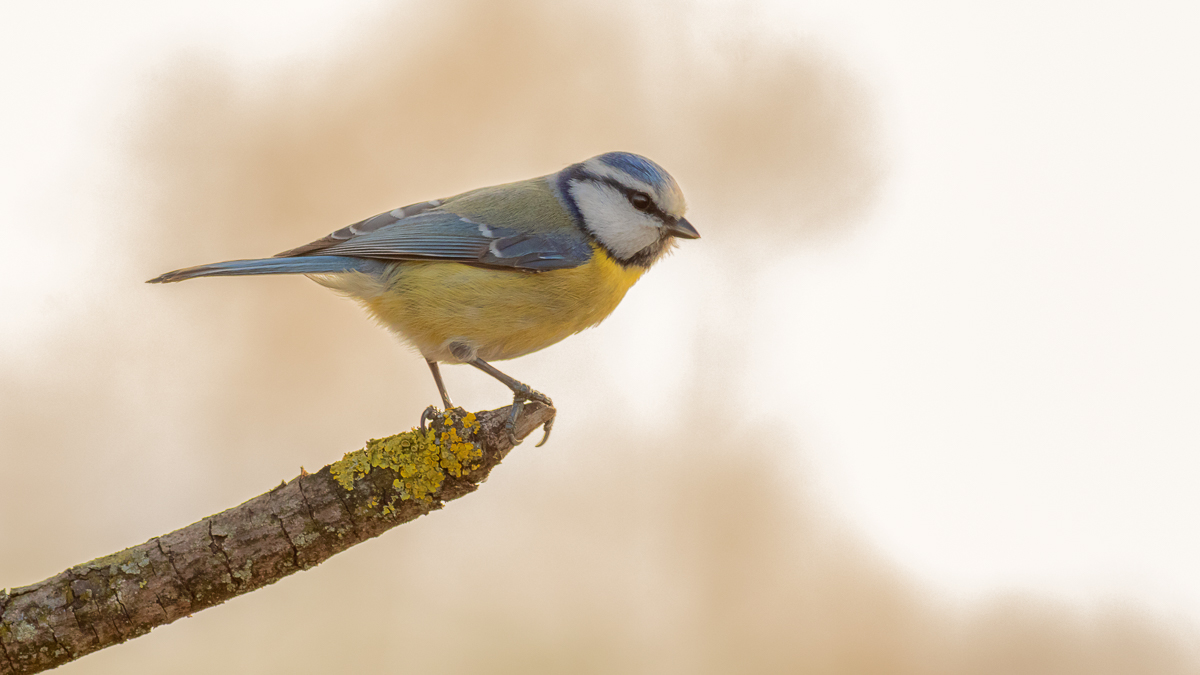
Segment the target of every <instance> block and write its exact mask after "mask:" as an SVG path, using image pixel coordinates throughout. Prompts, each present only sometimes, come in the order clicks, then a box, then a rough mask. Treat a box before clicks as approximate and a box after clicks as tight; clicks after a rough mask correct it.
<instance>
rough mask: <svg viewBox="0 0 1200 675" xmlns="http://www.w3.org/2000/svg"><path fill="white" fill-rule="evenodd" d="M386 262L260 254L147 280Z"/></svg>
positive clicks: (374, 266) (326, 270) (359, 267)
mask: <svg viewBox="0 0 1200 675" xmlns="http://www.w3.org/2000/svg"><path fill="white" fill-rule="evenodd" d="M382 264H383V263H380V262H379V261H378V260H368V259H366V258H352V257H349V256H342V255H314V256H301V257H297V258H260V259H257V260H230V261H227V262H219V263H211V264H208V265H198V266H196V267H185V268H183V269H181V270H175V271H173V272H167V273H166V274H163V275H162V276H158V277H155V278H153V279H151V280H149V281H147V282H146V283H148V284H167V283H171V282H173V281H183V280H185V279H194V278H196V277H233V276H244V275H248V274H336V273H338V272H372V271H376V270H378V269H379V268H380V267H381V266H382Z"/></svg>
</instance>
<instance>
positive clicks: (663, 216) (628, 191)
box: [588, 176, 676, 223]
mask: <svg viewBox="0 0 1200 675" xmlns="http://www.w3.org/2000/svg"><path fill="white" fill-rule="evenodd" d="M588 178H590V179H592V180H594V181H596V182H598V183H604V184H605V185H608V186H610V187H613V188H615V189H617V190H618V191H619V192H620V193H621V194H623V195H625V199H628V200H630V201H629V205H630V206H633V198H634V196H636V195H646V193H644V192H642V191H641V190H634V189H633V188H631V187H629V186H626V185H622V184H621V183H619V182H617V181H615V180H613V179H612V178H609V177H608V176H588ZM646 196H647V197H648V196H649V195H646ZM634 208H635V209H636V208H637V207H636V206H634ZM638 210H639V211H641V212H642V213H647V214H649V215H652V216H654V217H655V218H658V219H659V220H661V221H662V222H663V223H673V222H675V220H676V219H675V218H673V217H671V216H669V215H667V213H666V212H665V211H663V210H662V209H660V208H658V204H656V203H655V202H654V199H653V198H651V199H650V206H649V207H648V208H646V209H644V210H643V209H638Z"/></svg>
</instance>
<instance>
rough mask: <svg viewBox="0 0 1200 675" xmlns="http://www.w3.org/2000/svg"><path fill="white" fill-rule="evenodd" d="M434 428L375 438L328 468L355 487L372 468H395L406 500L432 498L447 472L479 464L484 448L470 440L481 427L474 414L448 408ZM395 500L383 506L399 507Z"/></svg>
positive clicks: (389, 509) (345, 484)
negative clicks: (450, 410)
mask: <svg viewBox="0 0 1200 675" xmlns="http://www.w3.org/2000/svg"><path fill="white" fill-rule="evenodd" d="M429 427H430V428H429V429H427V430H426V431H425V432H421V431H418V430H417V429H413V430H412V431H406V432H404V433H401V434H396V435H395V436H388V437H387V438H376V439H371V440H370V441H367V446H366V447H365V448H363V449H362V450H356V451H354V452H350V453H346V455H345V456H344V457H343V458H342V459H341V460H340V461H337V462H334V463H333V465H332V466H330V467H329V470H330V473H331V474H332V475H333V477H334V479H335V480H336V481H337V482H338V484H339V485H341V486H342V487H343V488H345V489H346V490H347V491H352V490H353V489H354V481H356V480H358V479H359V478H362V477H364V476H366V475H368V474H369V473H371V470H372V469H376V468H378V469H390V470H392V471H395V472H396V473H398V474H400V477H399V478H397V479H395V480H393V481H392V487H393V488H394V489H395V490H396V491H397V492H398V493H399V496H400V498H401V499H420V500H424V501H432V496H431V495H433V494H434V493H436V492H437V491H438V490H439V489H441V487H442V481H443V480H445V477H446V474H447V473H449V475H451V476H455V477H461V476H462V475H463V474H464V473H466V472H467V471H470V470H471V469H474V468H477V467H478V466H479V463H478V460H480V459H482V458H483V450H482V449H481V448H480V447H479V446H478V445H476V444H475V443H474V442H472V441H471V440H470V437H471V436H472V435H474V433H475V432H477V431H478V430H479V427H480V424H479V421H478V420H477V419H476V418H475V414H474V413H468V414H467V415H465V416H463V417H462V418H458V417H457V416H455V415H453V414H447V413H443V414H442V415H441V416H440V418H439V419H437V420H435V421H434V422H433V423H432V424H430V425H429ZM437 429H441V430H440V431H437ZM460 431H461V432H463V433H460ZM464 435H465V436H466V438H464ZM393 504H394V501H393V502H391V503H389V504H387V505H385V506H384V508H383V510H384V513H385V515H387V514H390V513H391V512H393V511H394V508H393ZM369 506H370V507H371V508H376V507H378V506H379V501H378V500H377V499H372V500H371V502H370V504H369Z"/></svg>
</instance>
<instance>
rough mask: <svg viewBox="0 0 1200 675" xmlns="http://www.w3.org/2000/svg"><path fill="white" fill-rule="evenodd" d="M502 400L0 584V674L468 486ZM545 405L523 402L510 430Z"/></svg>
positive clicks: (127, 633) (496, 433)
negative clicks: (22, 580) (28, 581)
mask: <svg viewBox="0 0 1200 675" xmlns="http://www.w3.org/2000/svg"><path fill="white" fill-rule="evenodd" d="M509 411H510V407H505V408H500V409H498V410H489V411H487V412H481V413H478V414H464V413H463V412H462V410H461V409H455V411H452V414H449V415H445V416H438V417H437V418H435V419H434V420H433V421H432V422H431V424H430V428H429V431H427V432H425V433H422V432H419V431H409V432H405V433H403V434H397V435H395V436H391V437H389V438H385V439H380V440H372V441H370V442H368V443H367V446H366V447H365V448H364V449H362V450H359V451H356V452H353V453H349V454H347V455H346V456H345V457H344V458H343V459H342V460H341V461H339V462H335V463H333V464H332V465H330V466H326V467H324V468H322V469H321V470H320V471H318V472H317V473H313V474H309V473H301V475H299V476H297V477H296V478H293V479H292V480H290V481H288V482H286V483H282V484H280V485H279V487H276V488H275V489H273V490H271V491H270V492H267V493H266V494H263V495H259V496H258V497H255V498H253V499H251V500H249V501H247V502H245V503H244V504H242V505H241V506H237V507H234V508H232V509H229V510H228V511H223V512H221V513H218V514H216V515H214V516H209V517H208V518H205V519H203V520H201V521H199V522H196V523H192V524H191V525H188V526H187V527H185V528H183V529H180V530H176V531H174V532H172V533H170V534H166V535H163V536H161V537H155V538H154V539H151V540H150V541H148V542H146V543H144V544H142V545H140V546H134V547H133V548H128V549H125V550H124V551H121V552H119V553H114V554H112V555H108V556H104V557H102V558H97V559H95V560H93V561H91V562H87V563H83V564H82V565H77V566H75V567H72V568H70V569H68V570H66V571H65V572H63V573H61V574H59V575H57V576H54V577H51V578H49V579H46V580H45V581H42V582H40V583H36V584H33V585H31V586H25V587H22V588H15V589H12V591H11V592H9V591H3V590H0V675H17V674H22V675H24V674H27V673H37V672H41V671H43V670H46V669H49V668H54V667H55V666H59V665H62V664H64V663H67V662H68V661H73V660H74V659H77V658H79V657H81V656H83V655H85V654H90V653H92V652H94V651H97V650H100V649H103V648H105V647H108V646H110V645H114V644H118V643H120V642H124V641H126V640H129V639H132V638H135V637H138V636H140V635H145V634H146V633H149V632H150V630H151V629H153V628H155V627H157V626H162V625H165V624H168V623H171V622H172V621H174V620H176V619H178V618H180V617H184V616H188V615H191V614H195V613H196V612H199V611H200V610H202V609H206V608H208V607H212V606H214V605H219V604H221V603H222V602H225V601H226V600H229V599H231V598H234V597H236V596H238V595H242V594H243V593H249V592H250V591H253V590H255V589H258V588H262V587H263V586H266V585H267V584H270V583H274V582H276V581H278V580H280V579H282V578H283V577H285V576H288V575H289V574H293V573H295V572H298V571H300V570H303V569H308V568H310V567H314V566H316V565H318V564H320V563H321V562H323V561H325V560H326V559H327V558H329V557H330V556H332V555H334V554H335V553H339V552H341V551H344V550H346V549H348V548H350V547H351V546H354V545H355V544H358V543H360V542H363V541H366V540H367V539H370V538H372V537H377V536H379V535H380V534H382V533H384V532H386V531H387V530H389V529H391V528H393V527H395V526H397V525H399V524H401V523H407V522H409V521H411V520H415V519H416V518H418V517H420V516H423V515H425V514H426V513H429V512H430V511H433V510H436V509H440V508H441V507H442V504H444V503H445V502H447V501H450V500H452V499H458V498H459V497H462V496H463V495H466V494H469V493H471V492H474V491H475V489H476V488H477V487H478V486H479V484H480V483H481V482H483V481H484V480H485V479H486V478H487V476H488V474H489V473H490V472H491V470H492V469H493V468H494V467H495V466H496V465H498V464H499V463H500V461H501V460H502V459H504V457H505V455H507V454H508V452H509V450H511V449H512V444H511V442H510V441H509V439H508V434H507V432H506V431H505V428H504V425H505V422H506V420H507V419H508V415H509ZM553 415H554V409H553V408H549V407H547V406H544V405H541V404H539V403H528V404H526V405H525V409H524V411H523V413H522V415H521V418H520V419H519V420H518V423H517V429H516V433H517V436H518V437H519V438H524V437H525V436H527V435H529V434H530V433H532V432H533V431H534V430H535V429H537V428H538V427H539V426H541V425H542V424H543V423H545V422H546V421H548V420H549V419H551V418H552V417H553Z"/></svg>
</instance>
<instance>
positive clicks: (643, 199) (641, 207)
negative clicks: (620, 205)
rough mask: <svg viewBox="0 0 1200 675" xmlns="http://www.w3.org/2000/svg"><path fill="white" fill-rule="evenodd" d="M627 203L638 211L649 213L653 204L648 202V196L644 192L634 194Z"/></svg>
mask: <svg viewBox="0 0 1200 675" xmlns="http://www.w3.org/2000/svg"><path fill="white" fill-rule="evenodd" d="M629 203H630V204H633V208H635V209H637V210H638V211H649V210H650V205H651V204H653V203H654V202H651V201H650V196H649V195H647V194H646V193H644V192H635V193H633V195H632V196H631V197H630V198H629Z"/></svg>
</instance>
